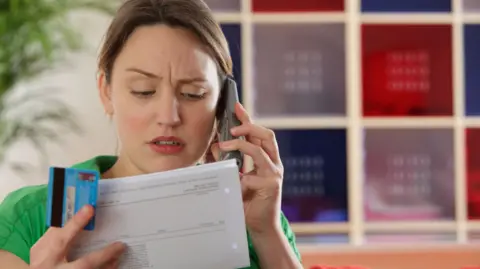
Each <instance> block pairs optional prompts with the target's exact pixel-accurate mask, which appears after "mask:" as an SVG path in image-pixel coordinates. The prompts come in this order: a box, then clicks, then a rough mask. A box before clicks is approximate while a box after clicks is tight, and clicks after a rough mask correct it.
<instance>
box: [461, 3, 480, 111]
mask: <svg viewBox="0 0 480 269" xmlns="http://www.w3.org/2000/svg"><path fill="white" fill-rule="evenodd" d="M479 3H480V1H479ZM464 38H465V42H464V55H465V88H466V92H465V102H466V104H465V109H466V111H465V112H466V114H467V115H469V116H473V115H475V116H478V115H480V50H479V49H478V48H480V25H479V24H467V25H465V28H464Z"/></svg>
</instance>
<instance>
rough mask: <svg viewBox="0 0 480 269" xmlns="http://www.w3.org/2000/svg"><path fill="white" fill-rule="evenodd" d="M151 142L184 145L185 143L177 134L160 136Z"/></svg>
mask: <svg viewBox="0 0 480 269" xmlns="http://www.w3.org/2000/svg"><path fill="white" fill-rule="evenodd" d="M150 143H151V144H156V145H166V146H182V145H184V144H185V142H183V140H181V139H180V138H178V137H175V136H159V137H157V138H154V139H152V141H150Z"/></svg>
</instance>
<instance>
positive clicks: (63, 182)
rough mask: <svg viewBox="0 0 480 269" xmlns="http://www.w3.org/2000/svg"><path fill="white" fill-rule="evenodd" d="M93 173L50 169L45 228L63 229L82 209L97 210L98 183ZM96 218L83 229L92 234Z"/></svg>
mask: <svg viewBox="0 0 480 269" xmlns="http://www.w3.org/2000/svg"><path fill="white" fill-rule="evenodd" d="M99 179H100V174H99V173H98V171H95V170H86V169H76V168H62V167H50V176H49V181H48V198H47V219H46V221H47V223H46V224H47V227H63V226H65V224H66V223H67V222H68V221H69V220H70V219H71V218H72V217H73V216H74V215H75V214H76V213H77V212H78V211H79V210H80V209H81V208H82V207H83V206H85V205H91V206H93V208H96V206H97V198H98V181H99ZM94 227H95V217H93V218H92V219H91V220H90V222H89V223H88V224H87V225H86V226H85V228H84V229H85V230H90V231H91V230H93V229H94Z"/></svg>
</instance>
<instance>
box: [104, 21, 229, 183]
mask: <svg viewBox="0 0 480 269" xmlns="http://www.w3.org/2000/svg"><path fill="white" fill-rule="evenodd" d="M99 81H100V83H99V88H100V95H101V99H102V102H103V104H104V106H105V110H106V111H107V113H109V114H111V115H112V118H113V120H114V122H115V125H116V127H117V131H118V137H119V139H120V143H121V150H120V155H119V162H120V161H121V162H122V163H123V164H124V165H126V166H129V167H128V168H125V169H127V170H128V171H129V174H134V173H152V172H159V171H165V170H170V169H175V168H180V167H186V166H190V165H193V164H195V163H196V162H198V161H199V160H200V159H201V158H202V157H203V156H204V154H205V152H206V150H207V148H208V147H209V144H210V141H211V138H212V131H213V126H214V120H215V108H216V103H217V100H218V98H219V94H220V86H219V85H220V82H219V78H218V70H217V68H216V64H215V62H214V60H213V59H212V58H211V57H210V55H209V54H208V53H207V50H206V48H205V47H204V46H203V45H202V44H201V43H200V41H199V40H197V38H196V37H195V36H194V35H193V34H192V33H190V32H189V31H187V30H184V29H181V28H172V27H169V26H166V25H155V26H144V27H140V28H138V29H137V30H136V31H135V32H133V33H132V35H131V36H130V38H129V39H128V41H127V42H126V44H125V46H124V48H123V50H122V52H121V53H120V54H119V56H118V58H117V59H116V61H115V63H114V66H113V70H112V75H111V83H109V84H108V83H106V82H105V79H104V77H101V79H100V80H99Z"/></svg>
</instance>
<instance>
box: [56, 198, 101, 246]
mask: <svg viewBox="0 0 480 269" xmlns="http://www.w3.org/2000/svg"><path fill="white" fill-rule="evenodd" d="M94 214H95V212H94V210H93V207H92V206H90V205H87V206H84V207H83V208H82V209H81V210H80V211H79V212H78V213H77V214H75V215H74V216H73V217H72V218H71V219H70V220H69V221H68V222H67V223H66V224H65V226H64V227H63V228H62V229H60V233H61V234H60V236H61V240H62V242H63V244H64V246H63V247H64V248H67V247H68V246H69V245H70V244H71V242H72V241H73V240H74V239H75V237H76V236H77V235H78V234H79V233H80V232H81V231H82V230H83V228H85V226H86V225H87V224H88V222H89V221H90V219H91V218H92V217H93V215H94Z"/></svg>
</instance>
